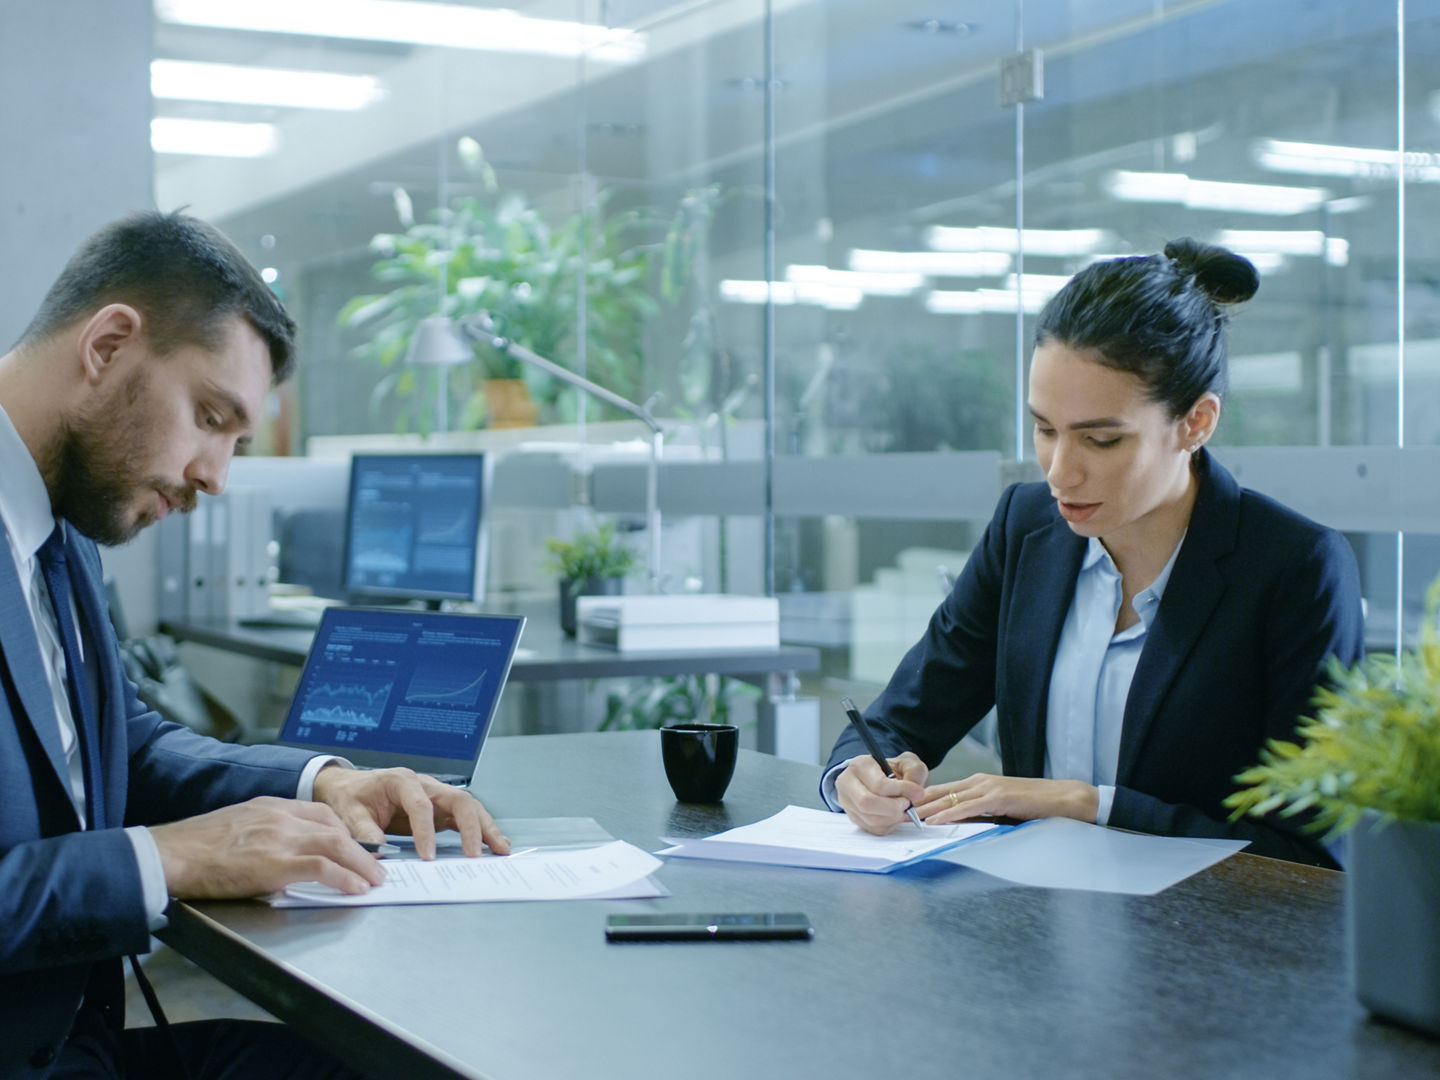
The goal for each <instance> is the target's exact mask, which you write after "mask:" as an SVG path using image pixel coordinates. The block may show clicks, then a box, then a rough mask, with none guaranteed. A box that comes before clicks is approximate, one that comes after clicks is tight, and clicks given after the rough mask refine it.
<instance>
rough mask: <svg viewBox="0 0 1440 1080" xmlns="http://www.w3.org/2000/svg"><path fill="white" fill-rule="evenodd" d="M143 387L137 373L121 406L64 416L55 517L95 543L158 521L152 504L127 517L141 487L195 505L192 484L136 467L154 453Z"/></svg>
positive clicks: (119, 538)
mask: <svg viewBox="0 0 1440 1080" xmlns="http://www.w3.org/2000/svg"><path fill="white" fill-rule="evenodd" d="M144 386H145V377H144V376H143V375H141V374H140V373H139V372H135V373H134V374H133V375H132V376H131V378H130V380H129V381H127V383H126V384H125V386H124V388H123V389H122V391H121V393H120V395H119V397H120V402H119V405H120V408H119V409H118V410H116V409H110V410H107V411H106V412H107V413H108V415H103V416H86V417H83V418H82V419H81V420H80V422H79V423H78V424H77V423H72V422H71V420H70V419H69V418H67V419H65V420H63V421H61V425H60V431H59V434H58V445H57V447H56V455H55V458H54V460H56V461H57V462H58V469H57V471H56V475H55V479H54V484H53V488H52V490H51V496H50V498H51V502H52V504H53V507H54V510H55V515H56V516H57V517H63V518H64V519H65V520H66V521H68V522H70V524H71V525H73V526H74V527H75V528H77V529H79V530H80V531H81V532H82V533H83V534H85V535H86V536H88V537H90V539H92V540H94V541H95V542H96V543H97V544H105V545H108V546H114V545H117V544H124V543H126V542H127V541H129V540H132V539H133V538H134V537H135V534H136V533H138V532H139V531H140V530H141V529H143V528H145V526H147V525H149V524H151V523H152V522H153V521H154V520H155V517H154V513H153V512H152V511H150V510H148V509H147V510H146V511H144V512H142V513H140V514H138V515H137V516H136V517H135V518H134V519H133V520H126V516H125V515H126V512H127V510H130V509H131V508H132V506H133V504H134V503H135V496H136V494H137V493H138V492H141V491H144V490H147V489H149V490H151V491H154V490H155V489H156V488H158V489H159V490H161V491H163V492H164V493H165V496H166V497H167V498H168V499H170V501H171V502H173V503H174V504H175V509H176V510H180V511H183V512H187V513H188V512H189V511H191V510H193V509H195V492H194V490H193V489H190V488H185V489H183V490H175V489H174V488H172V487H171V486H170V485H168V484H165V483H164V482H163V481H161V480H158V479H151V478H147V477H144V476H141V475H140V473H139V471H138V469H139V467H140V466H137V465H136V462H137V461H139V462H144V461H148V460H149V458H150V454H149V445H150V441H151V440H150V429H149V427H148V425H147V423H146V420H145V410H144V409H142V408H140V407H139V402H140V399H141V398H142V397H143V396H144V393H143V390H144Z"/></svg>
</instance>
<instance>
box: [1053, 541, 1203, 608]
mask: <svg viewBox="0 0 1440 1080" xmlns="http://www.w3.org/2000/svg"><path fill="white" fill-rule="evenodd" d="M1188 533H1189V530H1188V529H1187V530H1186V531H1185V532H1184V533H1182V534H1181V535H1180V542H1179V543H1178V544H1176V545H1175V550H1174V551H1172V552H1171V553H1170V558H1169V560H1167V561H1166V563H1165V568H1164V569H1163V570H1161V571H1160V573H1159V574H1158V575H1157V576H1156V578H1155V580H1154V581H1152V582H1151V583H1150V584H1149V586H1148V587H1146V588H1144V589H1141V590H1140V591H1139V592H1138V593H1136V594H1135V599H1136V600H1137V601H1138V600H1140V599H1141V598H1142V597H1145V596H1154V597H1155V600H1156V602H1157V603H1158V602H1159V600H1160V598H1161V597H1162V596H1164V595H1165V586H1166V585H1168V584H1169V583H1170V574H1171V572H1172V571H1173V570H1174V569H1175V560H1176V558H1178V557H1179V555H1180V549H1181V548H1182V547H1184V546H1185V537H1186V535H1188ZM1097 567H1103V572H1105V573H1107V574H1110V575H1113V576H1115V577H1117V578H1118V577H1119V576H1120V568H1119V567H1117V566H1116V565H1115V560H1114V559H1112V558H1111V557H1110V552H1108V551H1106V550H1105V545H1104V544H1102V543H1101V542H1100V540H1099V538H1098V537H1094V536H1092V537H1090V539H1089V540H1087V541H1086V543H1085V558H1084V559H1083V560H1081V563H1080V572H1081V573H1082V574H1084V573H1090V572H1095V571H1096V569H1097ZM1136 610H1137V611H1138V610H1139V607H1138V606H1137V608H1136Z"/></svg>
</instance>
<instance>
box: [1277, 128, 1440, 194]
mask: <svg viewBox="0 0 1440 1080" xmlns="http://www.w3.org/2000/svg"><path fill="white" fill-rule="evenodd" d="M1252 153H1253V155H1254V158H1255V163H1256V164H1257V165H1259V166H1260V167H1261V168H1263V169H1269V170H1270V171H1272V172H1292V173H1308V174H1310V175H1312V176H1345V177H1349V178H1351V179H1355V180H1394V179H1395V177H1396V176H1397V175H1398V173H1399V164H1400V154H1399V153H1398V152H1397V151H1395V150H1382V149H1379V148H1378V147H1368V146H1335V145H1331V144H1328V143H1303V142H1287V141H1286V140H1283V139H1257V140H1256V141H1255V145H1254V147H1253V150H1252ZM1404 160H1405V179H1406V180H1414V181H1417V182H1420V183H1426V184H1440V154H1430V153H1426V152H1424V151H1419V150H1407V151H1406V152H1405V155H1404Z"/></svg>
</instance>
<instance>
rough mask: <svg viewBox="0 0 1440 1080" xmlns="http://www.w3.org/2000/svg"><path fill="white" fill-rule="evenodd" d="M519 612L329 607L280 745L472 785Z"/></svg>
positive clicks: (521, 622) (511, 655) (520, 623)
mask: <svg viewBox="0 0 1440 1080" xmlns="http://www.w3.org/2000/svg"><path fill="white" fill-rule="evenodd" d="M524 629H525V617H524V616H523V615H460V614H452V613H450V612H438V611H420V610H414V609H398V608H354V607H332V608H326V609H325V612H324V614H323V616H322V617H321V620H320V626H319V629H317V630H316V632H315V641H314V644H312V645H311V646H310V655H309V656H307V657H306V659H305V668H304V670H303V671H302V672H301V673H300V683H299V686H298V687H297V689H296V691H295V699H294V701H292V702H291V704H290V715H289V716H287V717H286V718H285V726H284V727H282V728H281V729H280V738H279V742H280V743H281V744H282V745H285V746H296V747H300V748H302V749H305V750H316V751H320V752H322V753H329V754H338V755H340V756H342V757H344V758H347V759H348V760H350V761H352V762H354V763H355V765H357V766H359V767H361V768H388V767H390V766H394V765H407V766H409V767H410V768H412V769H414V770H415V771H416V772H421V773H429V774H430V775H431V776H434V777H436V778H437V779H440V780H443V781H445V782H446V783H452V784H468V783H469V782H470V778H471V777H472V776H474V774H475V765H476V763H477V762H478V761H479V760H480V750H481V749H482V748H483V747H484V745H485V736H486V735H487V734H488V732H489V730H490V723H491V721H492V720H493V719H494V717H495V709H496V707H497V706H498V705H499V704H500V692H501V691H502V690H503V689H504V688H505V680H506V679H508V678H509V677H510V665H511V663H512V662H513V661H514V659H515V649H516V646H517V644H518V643H519V641H520V633H521V631H522V630H524Z"/></svg>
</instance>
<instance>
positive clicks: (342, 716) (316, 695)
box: [300, 679, 395, 728]
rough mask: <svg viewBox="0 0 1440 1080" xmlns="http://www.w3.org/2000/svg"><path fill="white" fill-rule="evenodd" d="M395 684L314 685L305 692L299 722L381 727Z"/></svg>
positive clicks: (356, 682) (373, 682)
mask: <svg viewBox="0 0 1440 1080" xmlns="http://www.w3.org/2000/svg"><path fill="white" fill-rule="evenodd" d="M394 687H395V684H394V682H393V680H392V681H386V682H379V681H378V680H367V681H362V680H354V679H351V680H346V681H343V682H341V681H337V682H318V681H317V682H315V683H314V684H312V685H310V686H309V687H307V688H306V690H305V699H304V702H303V703H302V704H301V706H300V721H301V722H302V723H306V724H330V725H334V726H337V727H363V728H378V727H379V726H380V721H381V719H382V718H383V717H384V715H385V703H386V702H387V701H388V700H389V699H390V691H391V690H393V689H394Z"/></svg>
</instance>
